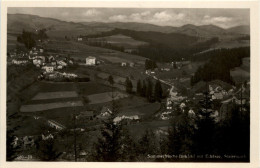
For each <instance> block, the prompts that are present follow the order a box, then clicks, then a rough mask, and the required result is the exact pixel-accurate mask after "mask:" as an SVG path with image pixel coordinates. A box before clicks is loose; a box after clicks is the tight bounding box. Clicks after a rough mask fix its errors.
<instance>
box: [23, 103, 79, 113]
mask: <svg viewBox="0 0 260 168" xmlns="http://www.w3.org/2000/svg"><path fill="white" fill-rule="evenodd" d="M77 106H83V103H82V101H67V102H56V103H46V104H30V105H23V106H22V107H21V108H20V111H21V112H38V111H45V110H50V109H55V108H63V107H77Z"/></svg>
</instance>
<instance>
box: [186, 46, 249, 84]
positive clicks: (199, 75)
mask: <svg viewBox="0 0 260 168" xmlns="http://www.w3.org/2000/svg"><path fill="white" fill-rule="evenodd" d="M200 57H201V58H203V57H204V59H206V58H209V59H210V60H209V61H208V62H207V63H206V64H205V65H204V66H203V67H200V68H198V70H197V71H196V72H195V74H194V76H192V78H191V85H194V84H195V83H197V82H199V81H211V80H215V79H219V80H222V81H224V82H228V83H231V84H233V79H232V77H231V75H230V70H231V69H233V68H235V67H239V66H241V64H242V58H245V57H250V47H241V48H234V49H221V50H213V51H211V52H207V53H204V54H202V55H201V56H200Z"/></svg>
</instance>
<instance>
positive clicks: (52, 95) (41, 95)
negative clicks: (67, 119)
mask: <svg viewBox="0 0 260 168" xmlns="http://www.w3.org/2000/svg"><path fill="white" fill-rule="evenodd" d="M69 97H78V94H77V93H76V92H75V91H63V92H44V93H42V92H40V93H38V94H37V95H36V96H34V97H33V98H32V100H44V99H58V98H69Z"/></svg>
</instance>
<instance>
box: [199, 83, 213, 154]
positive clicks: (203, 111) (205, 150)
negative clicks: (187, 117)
mask: <svg viewBox="0 0 260 168" xmlns="http://www.w3.org/2000/svg"><path fill="white" fill-rule="evenodd" d="M206 86H207V88H208V85H206ZM212 112H213V111H212V102H211V100H210V95H209V92H208V91H206V92H204V99H203V100H202V101H201V102H200V104H199V109H198V120H197V122H196V125H197V131H196V137H195V152H196V154H209V153H212V152H213V149H214V143H213V142H214V132H215V121H214V118H212V117H211V114H212Z"/></svg>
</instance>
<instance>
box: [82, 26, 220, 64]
mask: <svg viewBox="0 0 260 168" xmlns="http://www.w3.org/2000/svg"><path fill="white" fill-rule="evenodd" d="M116 34H122V35H125V36H130V37H132V38H133V39H135V40H140V41H144V42H147V43H149V45H143V46H140V47H139V53H138V54H139V55H141V56H144V57H146V58H150V59H153V60H155V61H160V62H168V61H176V60H180V59H181V58H187V59H189V58H190V56H191V55H192V54H194V53H197V52H200V51H203V50H206V49H209V48H210V46H211V45H212V44H215V43H216V42H218V38H211V39H208V40H204V41H201V40H200V39H199V38H198V37H195V36H188V35H185V34H180V33H168V34H166V33H161V32H152V31H148V32H147V31H133V30H126V29H114V30H112V31H108V32H102V33H100V34H96V35H88V36H84V37H85V38H98V37H106V36H111V35H116Z"/></svg>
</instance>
